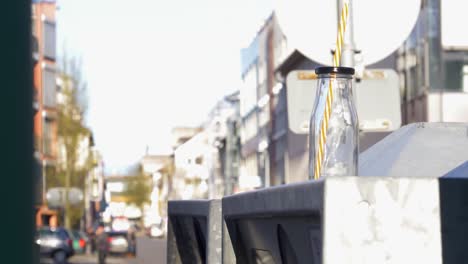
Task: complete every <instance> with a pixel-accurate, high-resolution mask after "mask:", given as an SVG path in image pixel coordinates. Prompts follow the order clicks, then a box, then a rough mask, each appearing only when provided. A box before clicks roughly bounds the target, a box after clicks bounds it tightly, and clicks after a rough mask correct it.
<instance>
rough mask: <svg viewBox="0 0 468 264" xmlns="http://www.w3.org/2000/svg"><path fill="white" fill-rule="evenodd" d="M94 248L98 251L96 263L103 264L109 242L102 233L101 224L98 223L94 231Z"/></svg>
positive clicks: (105, 234) (103, 232) (104, 233)
mask: <svg viewBox="0 0 468 264" xmlns="http://www.w3.org/2000/svg"><path fill="white" fill-rule="evenodd" d="M96 246H97V250H98V263H99V264H105V263H106V257H107V253H108V251H109V242H108V237H107V233H106V232H105V231H104V224H103V223H99V226H98V228H97V230H96Z"/></svg>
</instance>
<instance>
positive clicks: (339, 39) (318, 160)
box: [310, 2, 349, 180]
mask: <svg viewBox="0 0 468 264" xmlns="http://www.w3.org/2000/svg"><path fill="white" fill-rule="evenodd" d="M348 11H349V10H348V3H347V2H345V3H344V6H343V8H342V9H341V16H340V21H339V23H338V34H337V36H336V49H335V53H334V54H333V66H334V67H339V66H340V60H341V48H342V46H343V44H344V33H345V30H346V22H347V21H348ZM332 83H333V81H332V80H330V82H329V86H328V94H327V98H326V101H327V103H326V104H325V111H324V113H323V118H322V122H321V124H320V131H319V144H318V149H317V153H316V155H315V169H314V179H316V180H317V179H318V178H320V173H321V169H322V162H323V161H324V160H323V155H324V150H325V149H324V147H325V142H326V140H327V130H328V121H329V120H330V114H331V107H332V102H333V87H332ZM310 140H315V139H310Z"/></svg>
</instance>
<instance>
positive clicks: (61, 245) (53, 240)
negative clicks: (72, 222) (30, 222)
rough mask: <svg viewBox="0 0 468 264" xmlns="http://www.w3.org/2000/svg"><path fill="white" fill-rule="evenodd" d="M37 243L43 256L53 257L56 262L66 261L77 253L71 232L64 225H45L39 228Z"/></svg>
mask: <svg viewBox="0 0 468 264" xmlns="http://www.w3.org/2000/svg"><path fill="white" fill-rule="evenodd" d="M36 244H38V245H39V252H40V255H41V257H47V258H52V259H53V260H54V262H55V263H66V261H67V259H68V258H69V257H71V256H73V255H74V254H75V251H74V250H73V240H72V236H71V235H70V233H69V232H68V231H67V230H66V229H65V228H62V227H57V228H49V227H43V228H39V229H38V230H37V234H36Z"/></svg>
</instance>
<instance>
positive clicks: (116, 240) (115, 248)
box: [107, 231, 129, 254]
mask: <svg viewBox="0 0 468 264" xmlns="http://www.w3.org/2000/svg"><path fill="white" fill-rule="evenodd" d="M107 241H108V242H109V253H110V254H125V253H128V252H129V243H128V237H127V232H124V231H109V232H107Z"/></svg>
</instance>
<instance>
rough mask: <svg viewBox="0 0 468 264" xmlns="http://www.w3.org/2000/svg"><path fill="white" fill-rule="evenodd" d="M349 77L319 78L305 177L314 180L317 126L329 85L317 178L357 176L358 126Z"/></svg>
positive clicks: (350, 77)
mask: <svg viewBox="0 0 468 264" xmlns="http://www.w3.org/2000/svg"><path fill="white" fill-rule="evenodd" d="M352 78H353V76H352V75H351V74H337V73H332V74H319V75H318V86H317V95H316V97H315V103H314V108H313V111H312V116H311V119H310V132H309V177H310V178H311V179H313V178H314V173H315V169H316V160H317V155H318V153H317V150H318V149H319V136H320V129H321V123H322V121H323V118H324V111H325V105H326V100H327V94H328V90H329V85H330V82H332V83H331V85H332V89H333V99H332V103H331V114H330V118H329V120H328V129H327V131H326V139H325V144H324V146H323V150H324V152H323V155H322V163H321V169H320V177H328V176H357V175H358V153H359V151H358V140H359V122H358V116H357V112H356V107H355V105H354V97H353V92H352Z"/></svg>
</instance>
